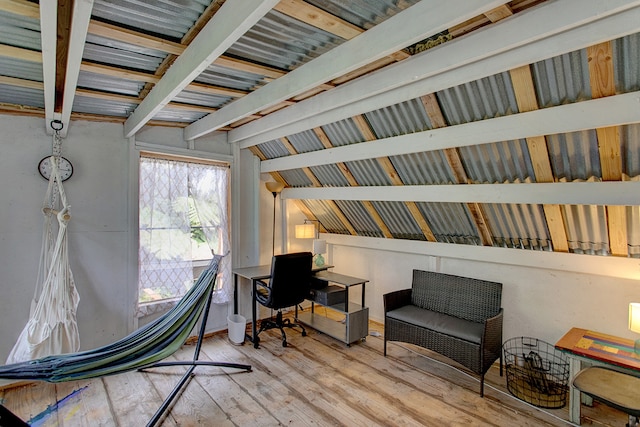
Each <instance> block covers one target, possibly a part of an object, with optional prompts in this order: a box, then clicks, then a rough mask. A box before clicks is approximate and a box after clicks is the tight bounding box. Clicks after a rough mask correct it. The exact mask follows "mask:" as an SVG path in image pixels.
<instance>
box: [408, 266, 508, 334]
mask: <svg viewBox="0 0 640 427" xmlns="http://www.w3.org/2000/svg"><path fill="white" fill-rule="evenodd" d="M501 301H502V283H498V282H490V281H487V280H480V279H473V278H470V277H462V276H455V275H452V274H444V273H436V272H432V271H423V270H413V283H412V292H411V302H412V304H414V305H416V306H418V307H422V308H425V309H427V310H431V311H437V312H439V313H445V314H449V315H451V316H455V317H460V318H462V319H467V320H471V321H472V322H479V323H482V322H483V321H484V320H485V319H488V318H490V317H493V316H495V315H496V314H498V312H499V311H500V307H501Z"/></svg>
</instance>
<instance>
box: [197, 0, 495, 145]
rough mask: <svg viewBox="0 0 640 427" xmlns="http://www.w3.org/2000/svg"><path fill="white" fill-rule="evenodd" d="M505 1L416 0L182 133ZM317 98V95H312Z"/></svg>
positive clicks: (262, 104)
mask: <svg viewBox="0 0 640 427" xmlns="http://www.w3.org/2000/svg"><path fill="white" fill-rule="evenodd" d="M503 3H506V1H504V0H490V1H480V0H467V1H465V2H464V3H463V5H462V6H461V5H460V4H455V5H454V4H451V3H447V2H444V3H442V2H441V3H436V4H434V3H432V2H419V3H417V4H415V5H413V6H411V7H409V8H407V9H405V10H403V11H402V12H400V13H398V14H396V15H394V16H392V17H391V18H389V19H387V20H386V21H384V22H382V23H380V24H378V25H376V26H375V27H373V28H371V29H370V30H368V31H366V32H365V33H363V34H361V35H360V36H358V37H355V38H353V39H351V40H348V41H346V42H345V43H343V44H341V45H339V46H337V47H335V48H333V49H331V50H330V51H329V52H327V53H325V54H323V55H321V56H319V57H317V58H315V59H313V60H311V61H309V62H307V63H305V64H303V65H301V66H300V67H298V68H296V69H295V70H293V71H291V72H289V73H288V74H287V75H285V76H283V77H281V78H279V79H277V80H274V81H273V82H271V83H269V84H267V85H265V86H263V87H261V88H259V89H257V90H255V91H254V92H252V93H250V94H249V95H247V96H245V97H243V98H240V99H238V100H236V101H235V102H232V103H230V104H229V105H227V106H225V107H223V108H221V109H220V110H219V111H218V112H216V113H214V114H212V115H210V116H207V117H203V118H202V119H200V120H198V121H196V122H194V123H193V124H192V125H191V126H189V127H187V129H186V132H185V139H187V140H190V139H195V138H198V137H200V136H202V135H205V134H207V133H209V132H212V131H215V130H216V129H218V128H220V127H221V126H225V125H227V124H229V123H232V122H234V121H237V120H239V119H240V118H242V117H244V116H246V115H249V114H254V113H256V112H257V111H260V110H263V109H265V108H267V107H269V106H271V105H273V104H277V103H279V102H281V101H284V100H286V99H290V98H292V97H294V96H296V95H298V94H300V93H304V92H306V91H308V90H310V89H312V88H314V87H316V86H318V85H320V84H323V83H326V82H329V81H331V80H332V79H334V78H336V77H339V76H341V75H343V74H345V73H349V72H351V71H353V70H356V69H358V68H360V67H362V66H364V65H367V64H368V63H370V62H372V61H375V60H377V59H380V58H383V57H385V56H387V55H389V54H391V53H394V52H396V51H398V50H401V49H402V48H404V47H405V46H407V45H410V44H412V43H415V42H418V41H420V40H422V39H424V38H426V37H429V36H431V35H433V34H434V33H437V32H440V31H443V30H446V29H447V28H449V27H450V26H452V25H455V24H457V23H459V22H461V21H463V20H465V19H468V18H470V17H472V16H475V15H477V14H479V13H482V12H484V11H486V10H487V9H490V8H492V7H496V6H498V5H499V4H503ZM404 62H406V61H403V62H401V63H404ZM369 89H371V88H369ZM329 92H334V91H329ZM329 92H326V93H329ZM315 98H317V96H316V97H314V98H312V99H315ZM286 110H288V109H284V110H280V111H279V112H276V113H273V114H270V115H269V116H267V117H271V116H274V115H278V114H279V113H282V112H284V111H286ZM245 126H251V124H249V125H245ZM313 127H316V126H312V128H313ZM232 132H233V131H232ZM284 135H286V134H284ZM284 135H280V136H284Z"/></svg>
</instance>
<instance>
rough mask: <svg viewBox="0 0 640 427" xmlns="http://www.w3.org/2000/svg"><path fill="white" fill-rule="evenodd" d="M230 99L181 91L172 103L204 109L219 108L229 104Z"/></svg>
mask: <svg viewBox="0 0 640 427" xmlns="http://www.w3.org/2000/svg"><path fill="white" fill-rule="evenodd" d="M231 99H233V98H231V97H229V96H222V95H212V94H208V93H202V92H194V91H191V90H183V91H182V92H180V93H179V94H177V95H176V96H175V98H173V102H183V103H185V104H195V105H203V106H205V107H214V108H220V107H221V106H222V105H224V104H226V103H227V102H229V101H230V100H231Z"/></svg>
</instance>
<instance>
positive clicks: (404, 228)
mask: <svg viewBox="0 0 640 427" xmlns="http://www.w3.org/2000/svg"><path fill="white" fill-rule="evenodd" d="M373 206H374V207H375V209H376V212H378V214H379V215H380V217H381V218H382V221H383V222H384V223H385V224H386V225H387V227H388V228H389V231H390V232H391V235H392V236H393V238H394V239H407V240H427V238H426V237H425V235H424V234H423V233H422V230H420V227H419V226H418V224H417V223H416V221H415V220H414V219H413V216H412V215H411V212H409V209H408V208H407V205H405V204H404V203H403V202H373Z"/></svg>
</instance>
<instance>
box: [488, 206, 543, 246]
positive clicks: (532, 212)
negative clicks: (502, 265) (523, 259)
mask: <svg viewBox="0 0 640 427" xmlns="http://www.w3.org/2000/svg"><path fill="white" fill-rule="evenodd" d="M482 209H483V212H484V214H485V216H486V218H487V223H488V225H489V228H490V230H491V236H492V238H493V240H494V243H493V244H494V246H500V247H505V248H516V249H534V250H547V251H550V250H552V249H553V248H552V245H551V239H550V237H549V230H548V228H547V222H546V219H545V216H544V211H543V209H542V206H540V205H516V204H493V203H488V204H483V205H482Z"/></svg>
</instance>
